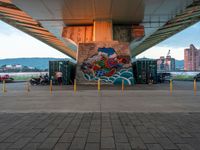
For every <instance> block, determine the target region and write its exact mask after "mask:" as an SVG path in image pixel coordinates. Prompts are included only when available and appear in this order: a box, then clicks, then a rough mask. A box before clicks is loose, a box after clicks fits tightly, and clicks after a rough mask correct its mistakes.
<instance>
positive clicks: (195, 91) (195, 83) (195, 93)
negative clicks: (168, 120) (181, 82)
mask: <svg viewBox="0 0 200 150" xmlns="http://www.w3.org/2000/svg"><path fill="white" fill-rule="evenodd" d="M194 95H195V96H196V95H197V80H196V79H194Z"/></svg>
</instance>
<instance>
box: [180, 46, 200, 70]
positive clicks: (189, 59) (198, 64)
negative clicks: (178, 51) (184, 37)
mask: <svg viewBox="0 0 200 150" xmlns="http://www.w3.org/2000/svg"><path fill="white" fill-rule="evenodd" d="M184 70H188V71H197V70H200V50H198V49H197V48H196V47H195V46H194V45H193V44H191V45H190V48H187V49H185V50H184Z"/></svg>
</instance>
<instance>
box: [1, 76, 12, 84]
mask: <svg viewBox="0 0 200 150" xmlns="http://www.w3.org/2000/svg"><path fill="white" fill-rule="evenodd" d="M3 81H5V82H7V83H8V82H13V81H14V79H13V78H11V77H10V76H9V75H4V76H0V82H3Z"/></svg>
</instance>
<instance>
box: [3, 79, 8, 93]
mask: <svg viewBox="0 0 200 150" xmlns="http://www.w3.org/2000/svg"><path fill="white" fill-rule="evenodd" d="M6 92H7V90H6V81H5V80H3V93H6Z"/></svg>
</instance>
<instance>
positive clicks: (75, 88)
mask: <svg viewBox="0 0 200 150" xmlns="http://www.w3.org/2000/svg"><path fill="white" fill-rule="evenodd" d="M76 91H77V87H76V79H74V93H75V94H76Z"/></svg>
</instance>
